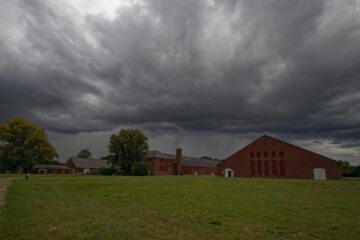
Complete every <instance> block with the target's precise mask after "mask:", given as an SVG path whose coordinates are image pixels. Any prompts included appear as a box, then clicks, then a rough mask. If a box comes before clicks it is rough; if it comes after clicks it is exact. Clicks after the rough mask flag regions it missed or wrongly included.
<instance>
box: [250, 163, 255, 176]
mask: <svg viewBox="0 0 360 240" xmlns="http://www.w3.org/2000/svg"><path fill="white" fill-rule="evenodd" d="M250 164H251V167H250V168H251V175H255V174H256V173H255V161H251V162H250Z"/></svg>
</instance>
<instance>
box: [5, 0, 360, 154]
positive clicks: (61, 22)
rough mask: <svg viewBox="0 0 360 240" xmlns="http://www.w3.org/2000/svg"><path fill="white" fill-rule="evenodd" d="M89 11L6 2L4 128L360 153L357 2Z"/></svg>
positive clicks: (204, 3) (160, 2)
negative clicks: (127, 132)
mask: <svg viewBox="0 0 360 240" xmlns="http://www.w3.org/2000/svg"><path fill="white" fill-rule="evenodd" d="M71 2H76V3H77V4H74V3H71ZM85 3H86V4H88V5H89V6H90V3H94V1H89V3H88V2H85V1H69V2H66V1H40V0H32V1H25V0H16V1H5V0H0V20H1V21H0V84H1V85H0V86H1V88H0V120H1V121H5V120H6V119H8V118H10V117H15V116H19V117H27V118H29V119H31V120H33V121H35V122H37V123H39V124H41V125H42V126H44V127H46V128H47V129H48V130H50V131H52V132H54V136H55V135H56V136H59V135H61V134H69V133H70V134H79V133H82V134H86V133H91V132H106V131H113V130H114V129H117V128H119V127H121V126H133V125H136V126H138V127H140V128H142V129H144V130H145V131H147V132H148V134H149V135H151V136H153V137H154V138H155V139H161V138H163V137H164V136H166V135H167V134H170V135H178V136H179V138H182V136H189V134H191V136H192V137H193V138H195V139H196V138H198V137H199V136H203V137H204V139H207V137H206V136H208V135H209V134H210V135H211V136H212V137H214V138H218V139H223V137H222V136H225V135H226V136H230V137H231V138H232V139H247V137H248V136H256V135H258V134H262V133H264V132H267V133H270V134H275V135H278V136H281V137H284V138H285V139H288V140H291V141H311V142H312V143H313V144H314V141H315V140H316V141H321V142H322V144H320V145H319V144H318V146H323V145H324V144H325V143H326V144H325V145H326V146H328V147H327V149H328V150H327V151H328V153H329V154H335V155H336V154H338V153H339V151H337V150H334V149H335V148H334V147H333V145H334V146H336V149H342V150H340V152H341V153H339V154H340V155H341V154H345V153H343V152H344V151H345V152H346V154H347V155H348V156H349V157H352V158H356V155H357V154H359V153H360V148H359V146H360V141H359V138H360V124H359V123H360V46H359V43H360V1H359V0H344V1H336V0H328V1H278V0H269V1H250V0H243V1H230V0H229V1H210V0H199V1H190V0H182V1H175V0H172V1H169V0H151V1H150V0H148V1H146V0H144V1H129V2H127V3H126V4H121V5H119V4H117V5H116V7H117V8H113V9H111V8H109V6H107V7H104V9H105V10H111V12H109V11H105V10H104V11H105V12H103V13H102V12H99V11H94V9H95V10H96V9H97V10H99V9H100V8H99V6H96V7H93V8H89V9H87V8H86V6H87V5H86V4H85ZM114 7H115V6H114ZM115 9H117V10H115ZM87 10H89V11H87ZM185 139H187V140H186V142H191V141H190V140H189V139H190V137H188V138H185ZM319 139H320V140H319ZM55 141H57V140H56V139H55ZM238 141H240V142H241V141H242V140H237V141H236V142H238ZM316 141H315V143H316ZM160 142H161V141H160ZM173 142H174V145H175V142H176V140H173ZM186 142H185V140H184V141H183V142H181V143H180V144H182V145H184V143H186ZM205 142H206V143H208V142H207V141H205ZM209 144H210V142H209ZM303 144H304V145H306V144H305V143H304V142H303ZM329 144H330V145H331V144H333V145H331V146H332V147H329V146H330V145H329ZM59 145H62V144H59ZM155 145H156V144H155ZM190 145H192V144H190ZM158 146H159V147H160V148H161V144H158ZM227 146H228V145H227ZM310 146H311V144H310ZM223 147H224V145H222V144H219V149H220V148H223ZM60 148H61V146H60ZM193 148H196V147H193ZM191 151H192V152H194V153H196V151H195V150H191ZM204 151H205V150H204ZM202 152H203V151H202ZM216 152H221V150H216ZM223 154H227V153H223ZM346 154H345V155H346ZM218 155H221V154H218Z"/></svg>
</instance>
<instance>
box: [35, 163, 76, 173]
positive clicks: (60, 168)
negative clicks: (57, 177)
mask: <svg viewBox="0 0 360 240" xmlns="http://www.w3.org/2000/svg"><path fill="white" fill-rule="evenodd" d="M72 172H73V170H72V169H71V168H69V167H68V166H66V165H63V164H61V165H60V164H58V165H46V164H36V165H35V166H34V167H33V169H32V173H44V174H46V173H72Z"/></svg>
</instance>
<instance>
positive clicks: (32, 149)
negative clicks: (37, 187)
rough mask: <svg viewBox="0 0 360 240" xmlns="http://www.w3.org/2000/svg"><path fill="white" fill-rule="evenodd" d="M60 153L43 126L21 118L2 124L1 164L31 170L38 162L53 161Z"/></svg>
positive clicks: (6, 167)
mask: <svg viewBox="0 0 360 240" xmlns="http://www.w3.org/2000/svg"><path fill="white" fill-rule="evenodd" d="M58 156H59V155H58V153H57V151H56V149H55V148H54V147H53V146H52V145H51V143H50V141H49V139H48V136H47V135H46V132H45V130H44V129H43V128H40V127H38V126H37V125H35V124H33V123H31V122H29V121H27V120H25V119H21V118H15V119H10V120H8V121H7V122H5V123H3V124H0V166H1V167H2V168H3V169H8V170H13V171H14V170H16V169H17V168H18V167H21V168H22V169H24V170H25V171H29V170H30V169H31V168H32V167H33V166H34V165H35V164H36V163H43V164H47V163H51V162H52V161H53V160H54V158H57V157H58Z"/></svg>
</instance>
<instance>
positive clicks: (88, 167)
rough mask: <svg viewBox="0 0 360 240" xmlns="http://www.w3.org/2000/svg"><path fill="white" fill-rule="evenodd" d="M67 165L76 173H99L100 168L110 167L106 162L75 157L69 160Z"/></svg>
mask: <svg viewBox="0 0 360 240" xmlns="http://www.w3.org/2000/svg"><path fill="white" fill-rule="evenodd" d="M66 165H67V166H68V167H69V168H71V169H73V172H74V173H98V172H99V169H100V168H107V167H110V165H109V164H108V163H107V161H106V160H102V159H95V158H74V157H72V158H69V160H67V161H66Z"/></svg>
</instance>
